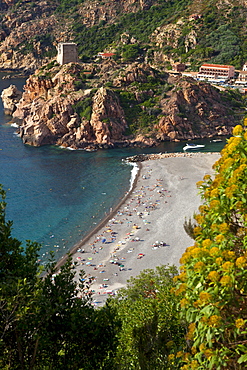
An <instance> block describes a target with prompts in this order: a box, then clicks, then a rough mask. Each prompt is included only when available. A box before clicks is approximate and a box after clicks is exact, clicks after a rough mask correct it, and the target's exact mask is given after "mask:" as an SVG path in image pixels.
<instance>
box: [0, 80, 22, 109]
mask: <svg viewBox="0 0 247 370" xmlns="http://www.w3.org/2000/svg"><path fill="white" fill-rule="evenodd" d="M21 97H22V93H21V91H19V90H18V89H17V87H16V86H15V85H10V86H9V87H7V89H4V90H3V91H2V94H1V98H2V101H3V107H4V113H5V114H7V115H12V114H13V113H14V111H15V110H16V106H17V103H19V101H20V99H21Z"/></svg>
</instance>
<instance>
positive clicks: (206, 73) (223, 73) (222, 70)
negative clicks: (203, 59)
mask: <svg viewBox="0 0 247 370" xmlns="http://www.w3.org/2000/svg"><path fill="white" fill-rule="evenodd" d="M234 75H235V68H234V66H231V65H221V64H203V65H202V66H201V67H200V69H199V73H198V74H197V77H198V78H199V79H205V78H208V79H224V80H227V79H228V78H233V77H234Z"/></svg>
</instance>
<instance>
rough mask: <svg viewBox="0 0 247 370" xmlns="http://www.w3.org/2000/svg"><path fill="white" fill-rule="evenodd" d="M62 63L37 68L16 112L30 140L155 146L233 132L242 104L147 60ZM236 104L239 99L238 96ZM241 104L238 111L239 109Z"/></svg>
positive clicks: (26, 140) (32, 142)
mask: <svg viewBox="0 0 247 370" xmlns="http://www.w3.org/2000/svg"><path fill="white" fill-rule="evenodd" d="M121 67H122V68H119V66H118V65H117V64H116V63H115V62H113V61H110V62H108V61H105V62H102V64H99V65H98V66H95V64H94V65H93V64H82V63H70V64H67V65H64V66H59V65H57V64H56V63H53V64H52V65H51V64H48V65H47V67H45V68H42V69H40V70H37V71H36V72H35V74H34V75H33V76H31V77H30V78H29V79H28V80H27V82H26V85H25V89H24V93H23V96H22V99H21V100H20V102H19V104H18V106H17V109H16V110H15V112H14V113H13V116H14V117H15V118H18V119H19V120H20V122H21V124H20V135H21V137H22V139H23V142H24V143H26V144H30V145H34V146H40V145H46V144H53V145H62V146H64V147H73V148H102V147H103V148H109V147H116V146H130V145H132V146H133V145H134V146H153V145H157V144H159V143H160V141H163V140H169V141H179V140H184V139H186V140H190V139H196V138H207V137H213V136H220V135H227V134H230V133H231V130H232V127H233V126H234V125H235V124H236V123H237V122H238V119H239V118H238V115H237V113H239V109H238V111H236V109H235V108H234V104H232V101H231V99H232V97H231V99H229V97H228V96H227V93H225V95H222V94H221V93H220V92H219V91H218V90H217V89H215V88H214V87H212V86H211V85H209V84H206V83H202V82H198V81H196V80H194V79H193V78H188V77H181V76H180V77H176V78H174V77H172V76H170V75H169V74H168V73H163V72H160V71H158V70H156V69H154V68H152V67H150V66H149V65H148V64H137V63H133V65H128V66H125V67H123V66H121ZM235 105H236V101H235ZM234 109H235V110H234Z"/></svg>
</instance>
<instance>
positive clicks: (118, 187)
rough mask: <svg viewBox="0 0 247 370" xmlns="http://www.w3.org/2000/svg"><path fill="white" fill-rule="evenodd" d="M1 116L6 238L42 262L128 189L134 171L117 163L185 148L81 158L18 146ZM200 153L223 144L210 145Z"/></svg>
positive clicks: (1, 84)
mask: <svg viewBox="0 0 247 370" xmlns="http://www.w3.org/2000/svg"><path fill="white" fill-rule="evenodd" d="M10 84H15V85H16V86H17V87H18V88H19V89H22V86H23V84H24V80H22V79H11V80H0V92H1V91H2V89H4V88H6V87H8V86H9V85H10ZM10 119H11V117H9V116H5V115H4V113H3V106H2V102H1V101H0V183H1V184H2V185H3V188H4V189H5V190H6V192H7V198H6V201H7V210H6V216H7V219H8V220H12V221H13V230H12V235H13V236H14V237H16V238H17V239H19V240H20V241H22V242H23V245H24V246H25V241H26V240H31V241H35V242H38V243H41V251H40V259H41V262H45V261H46V260H47V258H48V254H49V251H51V250H53V251H54V252H55V256H56V258H57V259H59V258H61V257H62V256H63V255H64V254H65V253H66V252H68V251H69V250H70V249H71V248H72V247H73V246H74V245H75V244H76V243H78V242H79V241H80V240H81V239H83V237H85V236H86V235H87V234H88V233H89V232H90V231H91V230H92V229H93V228H94V227H95V226H96V225H97V224H98V223H99V222H100V221H101V220H102V219H103V218H104V217H105V216H106V215H108V214H109V213H110V211H111V210H112V209H113V208H114V207H115V206H116V205H117V204H118V202H119V201H120V200H121V199H122V198H123V196H124V195H125V194H126V192H128V191H129V189H130V187H131V185H132V184H133V179H134V174H135V173H136V168H135V167H133V165H130V164H127V163H126V162H125V161H123V160H122V159H124V158H126V157H128V156H131V155H135V154H140V153H155V152H156V153H157V152H181V151H182V147H183V146H184V145H185V143H162V144H161V145H160V146H159V147H157V148H146V149H140V148H125V149H109V150H99V151H97V152H86V151H82V150H68V149H64V148H59V147H55V146H43V147H38V148H37V147H31V146H28V145H24V144H23V143H22V140H21V139H20V137H18V136H17V135H16V133H15V131H16V128H15V127H13V126H11V125H10V124H9V123H8V122H9V121H10ZM197 142H198V143H202V142H203V143H204V144H206V147H205V151H219V150H220V149H221V148H222V147H223V143H211V142H210V140H206V141H205V140H204V141H198V140H197Z"/></svg>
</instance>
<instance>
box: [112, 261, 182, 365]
mask: <svg viewBox="0 0 247 370" xmlns="http://www.w3.org/2000/svg"><path fill="white" fill-rule="evenodd" d="M175 275H177V269H176V267H175V266H159V267H157V268H156V269H155V270H144V271H142V272H141V273H140V275H139V276H137V277H136V278H133V277H132V278H131V279H130V280H129V282H128V285H127V288H125V289H121V290H120V293H119V298H118V299H114V300H112V301H111V302H110V305H112V306H113V307H116V308H117V312H118V315H119V318H120V320H121V321H122V330H121V331H120V332H119V345H118V350H117V355H116V360H115V361H116V365H117V369H122V370H125V369H126V370H129V369H140V370H142V369H143V370H144V369H150V370H151V369H167V370H168V369H175V368H176V367H171V366H170V364H169V362H168V355H169V354H170V353H171V352H172V350H174V351H176V350H177V351H178V350H179V349H181V348H182V346H183V345H184V339H183V334H184V327H183V325H182V323H181V322H180V321H179V318H178V314H179V313H178V311H177V308H176V307H177V299H176V297H175V296H174V295H172V293H171V289H172V288H173V287H174V286H175V283H174V282H173V277H174V276H175Z"/></svg>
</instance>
